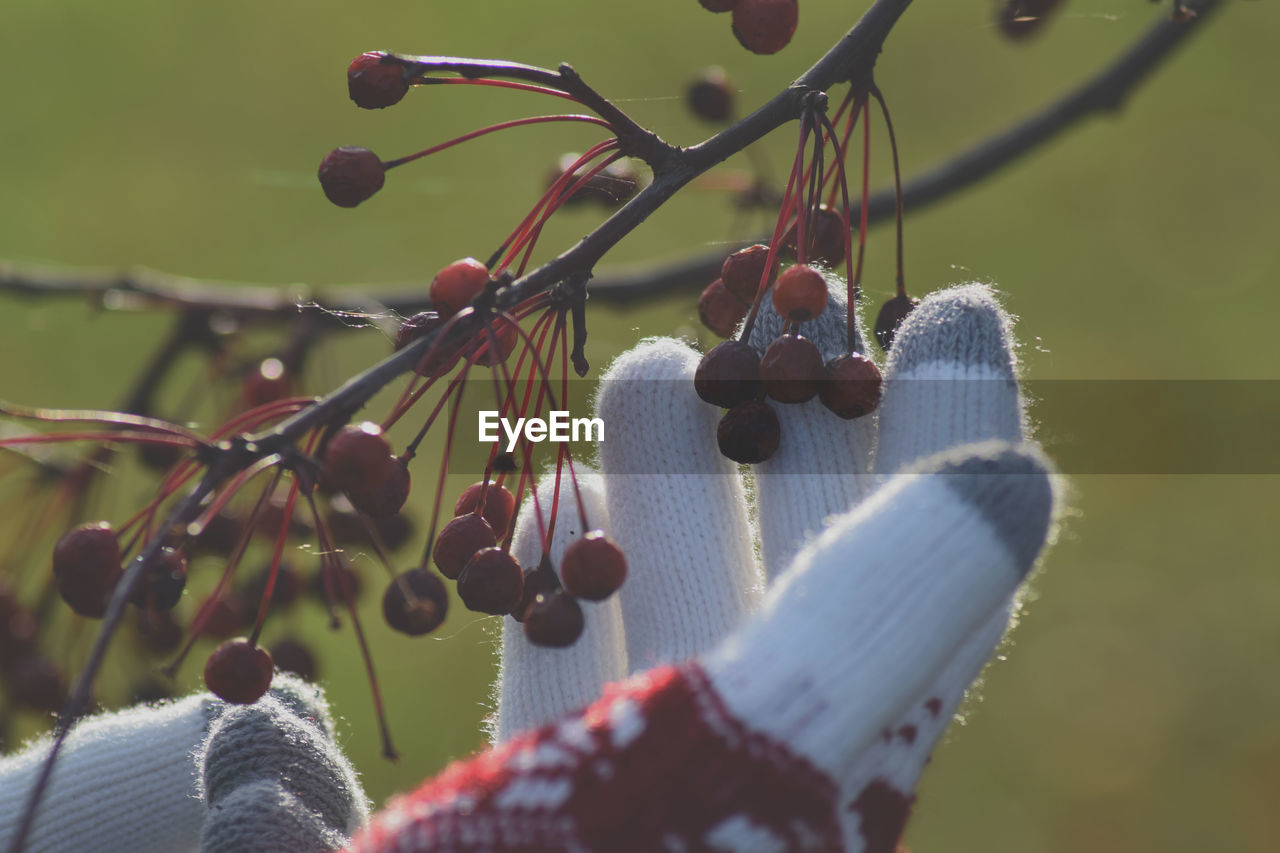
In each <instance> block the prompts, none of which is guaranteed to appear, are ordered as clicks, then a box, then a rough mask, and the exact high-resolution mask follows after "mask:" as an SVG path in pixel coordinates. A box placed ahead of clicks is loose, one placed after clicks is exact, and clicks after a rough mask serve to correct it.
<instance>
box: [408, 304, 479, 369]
mask: <svg viewBox="0 0 1280 853" xmlns="http://www.w3.org/2000/svg"><path fill="white" fill-rule="evenodd" d="M446 322H447V320H446V318H445V317H444V316H443V315H441V313H440V312H439V311H419V312H418V313H417V314H414V315H413V316H412V317H410V318H409V319H407V320H405V321H404V322H403V323H401V324H400V330H399V331H398V332H397V333H396V352H399V351H400V350H402V349H404V348H405V347H407V346H408V345H409V344H411V343H413V342H414V341H416V340H417V339H418V338H420V337H422V336H423V335H425V334H427V333H428V332H430V331H433V330H434V329H438V328H440V327H441V326H443V325H444V324H445V323H446ZM465 349H466V344H465V343H454V342H450V343H444V342H442V341H440V340H439V339H437V341H436V343H433V344H432V345H431V347H429V348H428V351H427V352H426V353H424V354H423V361H422V362H420V363H419V364H418V366H417V367H416V368H414V370H415V371H416V372H417V374H418V375H419V376H442V375H444V374H445V373H448V372H449V370H450V369H451V368H452V367H453V365H454V364H456V363H457V361H458V357H459V356H460V355H462V353H463V351H464V350H465Z"/></svg>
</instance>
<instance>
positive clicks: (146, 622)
mask: <svg viewBox="0 0 1280 853" xmlns="http://www.w3.org/2000/svg"><path fill="white" fill-rule="evenodd" d="M135 627H136V628H137V630H138V640H139V641H140V642H141V643H142V647H143V648H144V649H146V650H147V651H148V652H150V653H151V654H153V655H167V654H169V653H170V652H172V651H173V650H174V649H176V648H178V646H180V645H181V644H182V626H181V625H179V624H178V621H177V620H176V619H174V618H173V614H172V613H170V612H166V611H155V610H140V611H138V621H137V624H136V626H135ZM238 627H239V626H238V625H233V626H232V627H231V630H230V631H228V632H227V633H232V632H234V631H235V630H236V629H237V628H238Z"/></svg>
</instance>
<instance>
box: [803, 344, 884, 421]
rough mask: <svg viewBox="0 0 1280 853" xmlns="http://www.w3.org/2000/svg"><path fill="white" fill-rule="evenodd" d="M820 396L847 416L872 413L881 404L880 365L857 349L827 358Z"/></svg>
mask: <svg viewBox="0 0 1280 853" xmlns="http://www.w3.org/2000/svg"><path fill="white" fill-rule="evenodd" d="M818 396H819V397H820V398H821V400H822V405H824V406H826V407H827V408H828V409H830V410H831V411H832V412H833V413H835V414H836V415H839V416H840V417H842V418H844V419H845V420H852V419H853V418H860V417H862V416H863V415H867V414H870V413H871V412H873V411H875V408H876V406H878V405H880V368H878V367H876V364H875V362H874V361H872V360H871V359H869V358H867V357H866V356H865V355H863V354H862V353H858V352H852V353H849V354H848V355H842V356H840V357H839V358H833V359H832V360H831V361H829V362H827V367H826V370H825V376H824V378H823V381H822V384H821V385H820V387H819V388H818Z"/></svg>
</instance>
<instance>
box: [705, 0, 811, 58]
mask: <svg viewBox="0 0 1280 853" xmlns="http://www.w3.org/2000/svg"><path fill="white" fill-rule="evenodd" d="M698 2H699V3H701V4H702V8H704V9H707V10H709V11H712V12H732V13H733V34H734V35H735V36H737V38H738V41H739V42H740V43H741V44H742V46H743V47H745V48H746V49H747V50H749V51H751V52H752V53H759V54H766V55H767V54H770V53H777V52H778V51H780V50H782V49H783V48H784V47H786V46H787V45H788V44H789V43H790V42H791V36H793V35H794V34H795V31H796V23H797V22H798V21H799V19H800V5H799V3H798V2H797V0H698Z"/></svg>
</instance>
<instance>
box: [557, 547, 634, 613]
mask: <svg viewBox="0 0 1280 853" xmlns="http://www.w3.org/2000/svg"><path fill="white" fill-rule="evenodd" d="M626 579H627V558H626V557H625V556H623V554H622V549H621V548H619V547H618V545H617V543H616V542H614V541H613V540H612V539H610V538H609V537H608V536H605V535H604V531H603V530H592V531H590V532H589V533H587V534H586V535H585V536H583V537H582V538H581V539H577V540H574V541H573V542H571V543H569V547H568V548H565V551H564V558H563V559H562V560H561V561H560V580H561V581H562V582H563V583H564V588H565V591H566V592H568V593H569V594H570V595H573V596H576V597H577V598H585V599H587V600H588V601H602V600H604V599H606V598H608V597H609V596H611V595H613V594H614V593H615V592H617V590H618V587H620V586H622V582H623V581H625V580H626Z"/></svg>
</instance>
